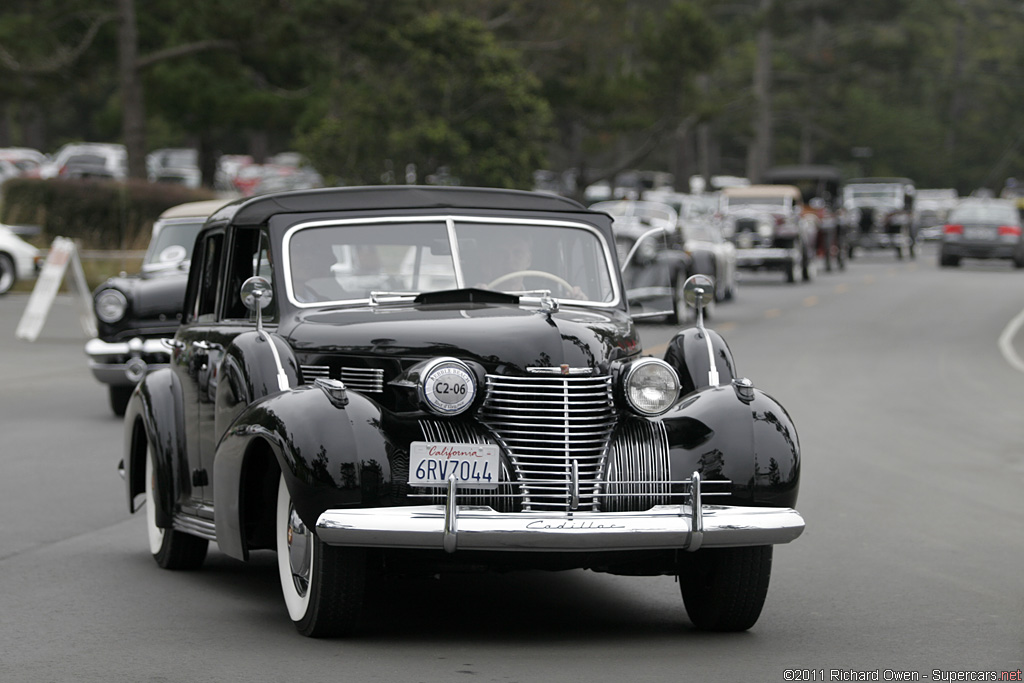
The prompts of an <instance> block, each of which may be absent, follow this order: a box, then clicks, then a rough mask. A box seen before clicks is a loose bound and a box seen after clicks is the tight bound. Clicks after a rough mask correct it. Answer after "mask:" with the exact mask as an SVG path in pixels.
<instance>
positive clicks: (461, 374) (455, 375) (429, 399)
mask: <svg viewBox="0 0 1024 683" xmlns="http://www.w3.org/2000/svg"><path fill="white" fill-rule="evenodd" d="M474 398H476V376H475V375H474V374H473V371H472V370H470V369H469V367H468V366H467V365H466V364H465V363H463V362H462V361H460V360H458V359H457V358H438V359H437V360H435V361H433V362H432V363H430V364H429V365H428V366H427V367H425V368H424V369H423V372H422V373H420V399H421V400H422V401H423V403H424V404H425V405H426V406H427V408H428V409H430V411H431V412H433V413H436V414H438V415H458V414H459V413H462V412H464V411H465V410H466V409H467V408H469V406H470V405H472V403H473V399H474Z"/></svg>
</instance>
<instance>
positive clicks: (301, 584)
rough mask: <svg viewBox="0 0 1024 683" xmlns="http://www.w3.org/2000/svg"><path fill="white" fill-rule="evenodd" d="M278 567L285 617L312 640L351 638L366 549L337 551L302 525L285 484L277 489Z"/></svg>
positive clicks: (357, 624) (357, 625)
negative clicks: (345, 636) (348, 636)
mask: <svg viewBox="0 0 1024 683" xmlns="http://www.w3.org/2000/svg"><path fill="white" fill-rule="evenodd" d="M277 568H278V575H279V576H280V580H281V592H282V593H283V594H284V602H285V606H286V607H287V608H288V616H289V617H291V620H292V622H293V623H294V624H295V628H296V629H298V631H299V633H301V634H302V635H304V636H309V637H311V638H324V637H330V636H341V635H353V634H354V633H356V632H357V631H359V630H360V629H361V627H362V623H363V602H364V598H365V595H366V568H367V558H366V550H365V549H364V548H337V547H333V546H329V545H327V544H325V543H324V542H322V541H321V540H320V539H319V538H317V536H316V533H315V532H314V531H313V529H310V528H309V527H307V526H306V525H305V523H303V521H302V519H301V518H300V517H299V515H298V513H297V512H296V511H295V506H294V505H292V498H291V495H290V494H289V493H288V487H287V486H286V484H285V479H284V475H283V474H282V475H281V481H280V483H279V484H278V489H277Z"/></svg>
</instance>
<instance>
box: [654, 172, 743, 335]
mask: <svg viewBox="0 0 1024 683" xmlns="http://www.w3.org/2000/svg"><path fill="white" fill-rule="evenodd" d="M642 198H643V199H645V200H647V201H652V202H661V203H663V204H668V205H669V206H671V207H672V208H673V209H675V211H676V213H677V214H678V221H679V230H680V232H681V234H682V236H683V251H685V252H686V253H687V254H688V255H689V256H690V260H691V262H692V265H691V267H690V271H691V272H692V273H693V274H697V273H700V274H702V275H707V276H708V277H710V278H711V279H712V280H714V283H715V302H718V301H729V300H731V299H732V298H733V296H735V294H736V289H737V277H736V246H735V245H734V244H733V243H732V242H730V241H729V240H727V239H725V236H724V235H723V234H722V226H721V223H720V222H719V221H717V220H715V213H716V212H717V211H718V196H717V194H715V193H702V194H687V193H685V192H674V191H671V192H670V191H667V190H648V191H647V192H644V193H643V195H642ZM714 305H715V304H714V303H711V304H709V305H708V307H707V308H706V309H705V315H706V316H707V317H711V316H710V313H711V312H712V311H713V310H714Z"/></svg>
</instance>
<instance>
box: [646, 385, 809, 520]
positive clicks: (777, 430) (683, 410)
mask: <svg viewBox="0 0 1024 683" xmlns="http://www.w3.org/2000/svg"><path fill="white" fill-rule="evenodd" d="M659 419H660V420H661V422H662V423H663V424H664V426H665V429H666V432H667V436H668V445H669V462H670V467H671V476H672V479H673V481H682V480H687V479H689V478H690V477H691V475H692V474H693V472H700V473H701V478H702V479H705V480H720V479H728V480H730V481H731V482H732V485H731V486H730V487H729V490H730V491H731V495H730V496H729V498H728V499H723V498H717V497H715V498H708V499H706V500H705V502H707V503H710V504H729V505H755V506H765V507H795V505H796V498H797V493H798V492H799V485H800V439H799V436H798V435H797V431H796V426H795V425H794V424H793V420H792V418H790V416H789V413H787V412H786V409H785V408H783V407H782V405H781V404H780V403H779V402H778V401H776V400H775V399H774V398H772V397H771V396H769V395H768V394H766V393H764V392H763V391H761V390H759V389H757V388H755V387H753V386H751V385H750V384H749V383H748V382H744V381H743V380H740V381H738V382H736V383H734V384H725V385H722V386H718V387H705V388H703V389H700V390H698V391H697V392H695V393H693V394H691V395H690V396H688V397H687V398H685V399H684V400H683V401H681V402H680V403H679V404H677V405H676V406H675V407H674V408H673V409H672V410H670V411H669V412H668V413H666V414H665V415H663V416H661V417H660V418H659ZM709 490H710V487H709Z"/></svg>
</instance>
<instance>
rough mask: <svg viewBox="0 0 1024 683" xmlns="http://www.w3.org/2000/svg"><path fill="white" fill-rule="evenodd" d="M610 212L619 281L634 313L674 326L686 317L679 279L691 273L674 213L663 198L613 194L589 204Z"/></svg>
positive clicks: (683, 236) (682, 280)
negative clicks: (613, 198) (618, 196)
mask: <svg viewBox="0 0 1024 683" xmlns="http://www.w3.org/2000/svg"><path fill="white" fill-rule="evenodd" d="M590 209H591V211H601V212H604V213H607V214H608V215H609V216H611V217H612V219H613V223H612V229H613V232H614V234H615V249H616V252H617V253H618V256H619V264H620V265H621V266H622V282H623V286H624V287H625V290H626V298H627V299H628V300H629V304H630V306H632V307H633V309H634V315H636V316H637V317H643V318H645V319H646V318H661V319H662V320H663V321H664V322H665V323H667V324H669V325H678V324H680V323H681V322H683V320H684V319H685V318H686V304H685V302H684V301H683V283H684V282H686V278H688V277H689V276H690V275H693V274H694V262H693V258H692V257H691V256H690V254H688V253H687V252H686V236H685V235H684V234H683V231H682V227H681V226H680V224H679V214H678V213H677V212H676V210H675V209H674V208H672V207H671V206H669V205H668V204H666V203H664V202H657V201H646V200H637V199H617V200H612V201H606V202H597V203H596V204H591V206H590Z"/></svg>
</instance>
